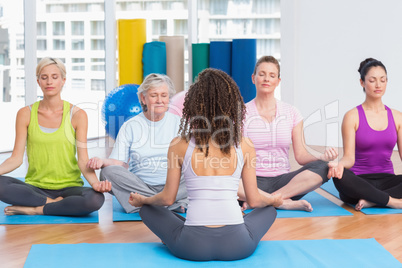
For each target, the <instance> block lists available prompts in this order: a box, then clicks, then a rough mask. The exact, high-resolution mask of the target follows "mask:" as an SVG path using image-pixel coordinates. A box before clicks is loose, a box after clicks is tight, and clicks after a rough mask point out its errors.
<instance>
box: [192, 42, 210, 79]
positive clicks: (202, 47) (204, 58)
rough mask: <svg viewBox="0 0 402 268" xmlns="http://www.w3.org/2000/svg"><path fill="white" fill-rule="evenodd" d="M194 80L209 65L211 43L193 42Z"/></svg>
mask: <svg viewBox="0 0 402 268" xmlns="http://www.w3.org/2000/svg"><path fill="white" fill-rule="evenodd" d="M192 51H193V52H192V53H193V77H192V79H193V82H194V81H195V79H196V78H197V76H198V74H199V73H200V72H202V71H203V70H204V69H206V68H208V67H209V43H200V44H192Z"/></svg>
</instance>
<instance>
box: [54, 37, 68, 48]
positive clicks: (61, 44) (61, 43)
mask: <svg viewBox="0 0 402 268" xmlns="http://www.w3.org/2000/svg"><path fill="white" fill-rule="evenodd" d="M53 49H54V50H65V49H66V41H64V40H62V39H54V40H53Z"/></svg>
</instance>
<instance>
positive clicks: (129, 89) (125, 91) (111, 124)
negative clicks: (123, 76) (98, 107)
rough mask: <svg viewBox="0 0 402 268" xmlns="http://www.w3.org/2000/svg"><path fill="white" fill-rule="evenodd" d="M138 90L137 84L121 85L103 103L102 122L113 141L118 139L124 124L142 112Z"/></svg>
mask: <svg viewBox="0 0 402 268" xmlns="http://www.w3.org/2000/svg"><path fill="white" fill-rule="evenodd" d="M138 88H139V85H136V84H126V85H121V86H119V87H117V88H115V89H113V90H112V91H111V92H110V93H109V94H108V95H107V96H106V98H105V101H104V102H103V106H102V120H103V122H104V124H105V130H106V133H107V134H108V135H109V136H110V137H112V138H113V139H116V137H117V134H118V133H119V130H120V127H121V126H122V125H123V124H124V122H126V121H127V120H128V119H130V118H131V117H133V116H136V115H137V114H139V113H141V111H142V107H141V104H140V101H139V100H138V96H137V91H138Z"/></svg>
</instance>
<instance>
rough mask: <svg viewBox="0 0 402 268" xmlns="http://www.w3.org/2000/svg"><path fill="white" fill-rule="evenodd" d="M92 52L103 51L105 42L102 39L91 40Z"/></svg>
mask: <svg viewBox="0 0 402 268" xmlns="http://www.w3.org/2000/svg"><path fill="white" fill-rule="evenodd" d="M91 49H92V50H105V40H104V39H92V40H91Z"/></svg>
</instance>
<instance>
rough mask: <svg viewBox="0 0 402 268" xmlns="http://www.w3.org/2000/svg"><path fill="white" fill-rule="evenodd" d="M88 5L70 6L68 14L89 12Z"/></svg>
mask: <svg viewBox="0 0 402 268" xmlns="http://www.w3.org/2000/svg"><path fill="white" fill-rule="evenodd" d="M87 11H88V6H87V4H70V5H68V12H87Z"/></svg>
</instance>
